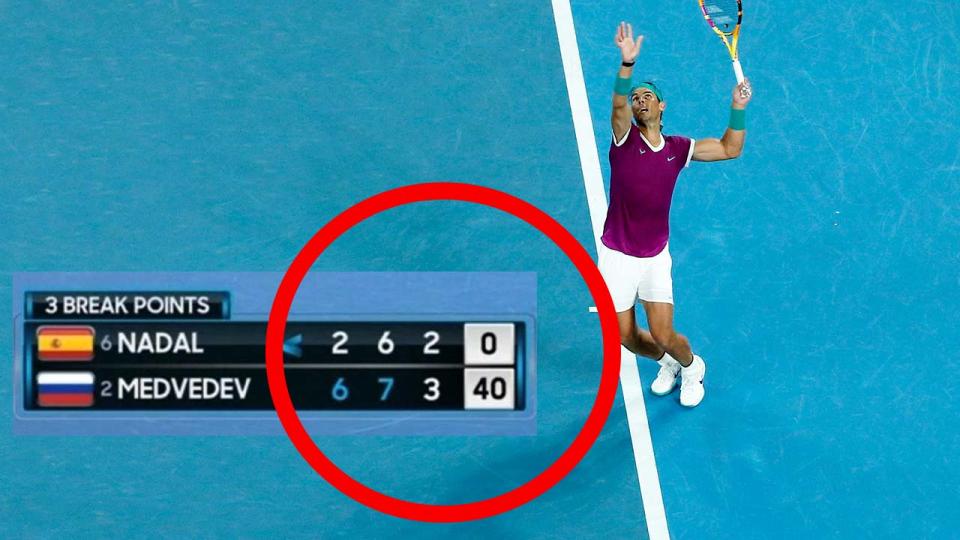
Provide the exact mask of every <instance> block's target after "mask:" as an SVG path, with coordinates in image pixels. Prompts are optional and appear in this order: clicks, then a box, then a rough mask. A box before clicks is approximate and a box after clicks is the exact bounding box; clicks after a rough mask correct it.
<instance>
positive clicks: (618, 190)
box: [600, 124, 694, 257]
mask: <svg viewBox="0 0 960 540" xmlns="http://www.w3.org/2000/svg"><path fill="white" fill-rule="evenodd" d="M661 139H662V141H661V145H660V147H659V148H654V147H652V146H651V145H650V144H649V143H648V142H647V140H646V139H645V138H644V137H643V134H642V133H640V129H639V128H638V127H637V126H636V125H635V124H631V125H630V131H629V132H627V135H626V140H621V141H619V142H620V143H621V144H620V145H619V146H618V145H617V142H618V141H614V142H613V143H611V145H610V206H609V208H608V209H607V221H606V222H605V223H604V225H603V236H602V237H601V238H600V240H601V241H602V242H603V245H605V246H607V247H608V248H610V249H613V250H616V251H619V252H621V253H626V254H627V255H631V256H633V257H653V256H654V255H657V254H658V253H660V252H661V251H663V248H664V247H665V246H666V245H667V240H668V239H669V237H670V201H671V199H673V188H674V186H676V185H677V176H679V175H680V171H682V170H683V168H684V167H686V166H687V165H689V163H690V159H691V158H692V157H693V146H694V140H693V139H688V138H686V137H673V136H661Z"/></svg>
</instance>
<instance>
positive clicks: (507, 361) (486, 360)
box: [463, 323, 516, 366]
mask: <svg viewBox="0 0 960 540" xmlns="http://www.w3.org/2000/svg"><path fill="white" fill-rule="evenodd" d="M515 343H516V337H515V331H514V328H513V324H502V323H467V324H465V325H463V350H464V361H463V363H464V364H466V365H468V366H476V365H484V366H490V365H493V366H512V365H513V364H514V362H515V360H516V348H515Z"/></svg>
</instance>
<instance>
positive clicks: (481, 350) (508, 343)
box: [330, 324, 515, 365]
mask: <svg viewBox="0 0 960 540" xmlns="http://www.w3.org/2000/svg"><path fill="white" fill-rule="evenodd" d="M330 337H331V339H332V340H333V345H332V346H331V352H332V353H333V354H334V355H338V356H345V355H349V354H350V334H349V332H347V331H346V330H337V331H335V332H333V333H332V334H331V335H330ZM422 338H423V343H422V347H423V348H422V351H421V352H422V353H423V355H425V356H431V355H438V354H440V348H439V345H440V333H439V332H436V331H433V330H429V331H427V332H424V333H423V335H422ZM514 339H515V337H514V329H513V325H512V324H466V325H464V354H465V359H464V362H465V363H467V364H482V365H513V363H514V351H513V347H514ZM395 350H396V343H395V342H394V341H393V338H392V337H391V335H390V330H385V331H384V332H383V333H382V334H380V338H379V339H377V352H378V353H380V354H381V355H384V356H389V355H391V354H393V352H394V351H395Z"/></svg>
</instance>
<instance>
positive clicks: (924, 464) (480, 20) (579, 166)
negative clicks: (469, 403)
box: [0, 0, 960, 539]
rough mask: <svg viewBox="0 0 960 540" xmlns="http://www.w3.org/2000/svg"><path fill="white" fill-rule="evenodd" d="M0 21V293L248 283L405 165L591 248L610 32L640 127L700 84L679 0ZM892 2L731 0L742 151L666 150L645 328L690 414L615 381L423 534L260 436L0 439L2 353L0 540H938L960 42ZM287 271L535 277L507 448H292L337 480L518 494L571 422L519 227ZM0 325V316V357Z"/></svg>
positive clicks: (958, 344)
mask: <svg viewBox="0 0 960 540" xmlns="http://www.w3.org/2000/svg"><path fill="white" fill-rule="evenodd" d="M5 7H6V9H4V10H0V20H2V22H3V23H4V24H3V26H4V27H5V28H6V29H7V31H6V32H4V33H3V34H2V35H0V45H2V48H3V50H4V51H5V60H6V61H5V66H6V69H5V70H4V76H3V83H2V84H0V126H2V128H0V171H2V175H3V181H2V182H0V215H2V216H3V217H2V219H0V223H2V232H3V234H2V239H0V264H2V266H0V272H2V274H3V275H2V279H0V303H3V304H4V305H8V306H9V305H11V304H13V303H14V302H16V301H17V299H16V298H13V297H12V294H11V275H12V273H14V272H41V271H42V272H52V271H57V272H80V271H84V272H87V271H97V272H100V271H125V272H155V271H171V272H175V271H219V272H237V271H282V270H284V269H285V268H286V267H287V266H288V265H289V263H290V262H291V260H292V259H293V257H294V256H295V255H296V253H297V252H298V250H299V249H300V247H301V246H302V245H303V244H304V243H305V242H306V241H307V240H308V239H309V238H310V236H311V235H312V234H313V233H314V232H315V231H316V230H317V229H318V228H319V227H320V226H322V225H323V224H324V223H326V222H327V221H328V220H329V219H331V218H332V217H333V216H335V215H336V214H337V213H339V212H341V211H343V210H344V209H346V208H347V207H349V206H350V205H352V204H353V203H355V202H357V201H359V200H361V199H363V198H366V197H368V196H371V195H374V194H376V193H379V192H381V191H383V190H386V189H390V188H394V187H398V186H402V185H406V184H411V183H416V182H427V181H457V182H470V183H475V184H480V185H483V186H489V187H493V188H497V189H500V190H503V191H506V192H509V193H511V194H513V195H516V196H518V197H521V198H523V199H525V200H527V201H529V202H531V203H533V204H535V205H537V206H538V207H539V208H541V209H542V210H544V211H545V212H547V213H548V214H550V215H551V216H553V217H554V218H555V219H556V220H558V221H559V222H560V223H562V224H563V225H564V226H565V227H566V228H567V229H568V230H569V231H570V232H571V233H572V234H573V235H574V236H576V237H577V239H578V240H580V241H581V243H582V244H583V245H584V246H585V247H586V248H587V249H588V250H589V251H590V252H591V253H595V252H596V249H595V246H596V236H595V226H596V223H595V219H594V221H591V208H590V201H591V200H592V201H594V203H596V201H597V200H601V201H602V200H603V199H602V197H603V196H604V192H603V189H598V188H602V187H603V181H604V180H606V179H608V178H609V170H608V162H607V159H606V154H607V149H608V148H609V145H610V123H609V122H610V120H609V119H610V99H611V91H612V84H613V80H614V77H615V76H616V69H617V62H618V60H619V58H618V54H619V52H618V50H617V49H616V47H615V46H614V44H613V34H614V32H615V30H616V25H617V23H619V21H621V20H629V21H631V22H632V23H633V25H634V27H635V28H636V29H637V30H638V31H639V32H640V33H643V34H645V35H646V38H647V39H646V41H645V42H644V46H643V50H642V52H641V56H640V59H639V62H638V64H637V68H636V73H638V75H637V76H638V77H643V78H652V79H654V80H656V81H658V84H659V85H660V87H661V88H663V90H664V93H665V94H666V100H667V102H668V103H669V107H668V109H667V111H666V114H665V128H666V129H665V131H666V133H670V134H683V135H688V136H692V137H695V138H700V137H719V136H720V135H721V134H722V132H723V129H724V127H725V126H726V121H727V116H728V110H729V101H730V91H731V88H732V87H733V84H734V80H733V74H732V72H731V70H730V67H729V59H728V57H727V56H726V53H725V52H724V51H723V49H722V48H721V46H720V45H719V43H718V40H717V39H716V37H715V36H714V35H712V34H711V33H710V32H709V30H708V29H707V28H706V26H705V24H704V21H703V17H702V16H701V14H700V13H699V11H698V8H697V6H696V3H695V2H692V1H690V2H668V1H666V0H657V1H650V2H632V3H626V4H625V3H623V2H614V1H612V0H590V1H587V0H573V1H572V2H569V3H568V1H567V0H554V1H553V2H552V3H551V2H550V1H547V0H539V1H533V0H528V1H525V2H515V3H505V2H497V1H486V2H476V1H471V0H449V1H444V2H430V1H426V0H417V1H408V2H403V3H396V2H382V1H378V2H354V3H348V2H319V3H317V2H288V3H283V5H268V4H257V3H247V2H243V3H239V4H231V5H227V4H221V3H216V2H212V3H207V2H198V1H197V2H195V1H186V0H170V1H166V2H146V3H143V4H136V3H133V4H120V3H104V4H96V5H88V6H82V5H80V4H73V3H57V2H52V3H31V4H20V5H16V6H14V5H6V6H5ZM778 8H779V9H778ZM902 9H903V7H902V6H894V5H892V4H890V3H889V2H881V1H878V0H873V1H866V2H860V3H858V4H856V5H851V6H837V5H831V4H828V3H820V2H812V1H810V0H803V1H801V2H798V3H796V4H795V5H793V6H791V7H790V8H789V9H783V8H781V7H780V6H779V5H777V4H773V3H770V2H758V1H750V0H748V1H747V2H746V3H745V6H744V28H743V36H742V38H741V46H740V47H741V58H742V62H743V65H744V69H745V70H746V72H747V75H748V76H749V77H750V78H751V80H752V81H753V85H754V91H755V97H754V99H753V102H752V103H751V105H750V107H749V112H748V120H747V124H748V136H747V143H746V147H745V151H744V154H743V156H742V157H741V158H740V159H739V160H736V161H732V162H726V163H707V164H702V163H695V164H691V166H690V168H689V169H687V170H686V171H685V172H684V173H683V174H682V175H681V177H680V181H679V182H678V184H677V189H676V193H675V195H674V199H673V212H672V217H671V220H672V221H671V223H672V227H671V228H672V236H671V251H672V253H673V258H674V266H673V279H674V286H675V295H676V305H677V311H676V324H677V327H678V330H680V331H681V332H683V333H685V334H686V335H687V336H688V337H689V338H690V340H691V342H692V344H693V347H694V350H695V351H696V352H697V353H698V354H700V355H701V356H703V358H704V359H705V360H706V361H707V362H708V365H709V366H710V371H709V374H708V378H707V380H706V385H707V396H706V399H705V400H704V402H703V403H702V404H701V405H700V406H699V407H697V408H695V409H693V410H685V409H683V408H681V407H680V405H679V403H678V402H677V394H676V393H674V394H672V395H671V396H668V397H663V398H658V397H655V396H653V395H652V394H651V393H650V392H649V388H648V386H649V383H650V381H651V380H652V378H653V377H654V376H655V375H656V372H657V366H656V364H654V363H653V362H650V361H646V360H640V361H639V363H638V364H637V366H638V368H639V370H638V372H637V371H636V370H635V369H634V368H632V367H631V366H629V365H628V366H625V368H624V370H623V371H622V372H621V381H622V393H621V394H620V396H619V397H618V399H617V402H616V403H615V405H614V408H613V411H612V412H611V414H610V417H609V419H608V421H607V423H606V427H605V428H604V431H603V433H602V434H601V436H600V438H599V439H598V440H597V442H596V444H595V445H594V447H593V448H592V450H591V451H590V452H589V453H588V454H587V455H586V457H585V458H584V460H583V461H582V462H581V464H580V465H579V466H578V467H577V468H576V469H575V470H574V471H573V472H572V473H571V474H570V475H569V476H568V477H567V478H566V479H564V480H563V481H561V482H560V483H559V484H558V485H557V486H556V487H555V488H554V489H552V490H551V491H549V492H547V493H546V494H545V495H544V496H542V497H540V498H538V499H536V500H535V501H533V502H531V503H530V504H528V505H525V506H523V507H521V508H519V509H517V510H515V511H512V512H509V513H506V514H502V515H499V516H496V517H493V518H490V519H486V520H481V521H475V522H469V523H462V524H445V525H436V524H424V523H417V522H409V521H404V520H400V519H397V518H392V517H388V516H385V515H383V514H380V513H378V512H375V511H373V510H370V509H367V508H366V507H363V506H361V505H359V504H357V503H355V502H354V501H353V500H351V499H349V498H347V497H345V496H344V495H342V494H341V493H340V492H339V491H337V490H335V489H334V488H332V487H331V486H330V485H329V484H327V483H326V482H325V481H324V480H323V479H322V478H320V477H318V476H317V475H316V474H315V473H314V472H313V470H312V469H310V467H309V466H308V465H307V464H306V463H305V462H304V461H303V459H301V457H300V456H299V455H298V453H297V451H296V450H295V449H294V448H293V446H292V445H291V443H290V441H289V440H287V438H285V437H252V436H251V437H236V436H234V437H196V436H195V437H92V436H90V437H83V436H74V437H53V436H42V437H25V436H14V435H13V434H12V427H11V426H12V413H11V407H10V406H9V404H10V403H12V401H13V396H12V388H13V383H12V376H13V371H12V369H10V363H9V362H8V364H7V365H8V367H7V368H5V369H2V370H0V402H3V403H6V404H7V405H8V406H7V407H4V409H3V410H4V412H3V413H0V455H2V456H3V459H2V460H0V479H2V481H0V486H2V489H0V537H4V538H21V537H30V538H32V537H41V538H46V537H55V536H62V535H72V536H76V537H100V536H115V537H146V536H163V537H177V536H188V537H202V538H215V537H268V536H269V537H298V538H299V537H311V538H353V537H356V538H449V537H451V536H457V537H464V538H481V537H482V538H491V537H496V536H499V537H504V538H559V537H573V538H601V537H602V538H665V537H667V535H669V537H670V538H675V539H680V538H690V539H700V538H738V539H742V538H770V537H773V536H777V537H781V538H862V537H868V538H952V537H954V536H955V535H956V532H955V531H956V530H957V529H958V528H960V518H958V517H957V513H956V507H957V506H958V503H960V497H958V495H957V488H956V486H957V485H958V484H960V472H958V471H960V467H958V466H957V463H956V461H957V460H956V457H955V453H956V450H957V449H958V448H960V421H958V413H960V405H958V403H960V402H958V397H957V396H958V395H960V386H958V384H957V383H956V382H955V379H954V378H953V377H952V374H953V373H954V372H955V371H956V370H957V369H958V367H960V366H958V357H957V354H956V352H955V351H957V350H958V349H960V334H958V332H957V331H956V328H957V327H958V323H960V319H958V316H957V315H956V311H955V309H954V306H955V305H956V304H957V303H958V301H960V278H958V271H957V269H958V268H960V254H958V253H960V252H958V249H957V247H958V245H960V210H958V206H957V203H956V201H957V200H958V199H960V143H958V140H960V128H958V126H957V122H956V118H958V117H960V111H958V110H957V109H958V106H957V103H956V99H955V98H956V96H958V95H960V82H958V80H957V78H956V77H955V76H954V74H955V73H956V72H957V70H958V68H960V64H958V60H957V57H956V51H957V50H958V49H960V25H958V23H957V19H956V16H955V14H954V11H955V10H954V8H953V6H952V5H951V4H948V3H947V2H945V1H934V2H922V3H914V4H911V7H910V10H909V11H910V16H909V17H904V16H902V15H901V13H900V12H899V11H901V10H902ZM567 15H569V16H570V18H569V20H568V19H567V18H566V16H567ZM798 16H800V18H799V19H797V17H798ZM568 23H569V24H568ZM584 90H585V93H584V94H581V93H579V92H582V91H584ZM578 134H579V136H580V137H579V139H578ZM591 148H592V149H593V150H591ZM591 151H595V152H596V153H591ZM591 179H592V180H593V183H591V182H592V180H591ZM597 180H599V183H597V182H596V181H597ZM595 210H596V207H594V211H595ZM594 217H595V216H594ZM314 269H315V271H317V272H323V271H525V272H529V271H532V272H536V273H537V276H538V293H539V294H538V299H537V301H538V306H539V314H538V320H537V325H538V328H537V337H538V343H537V350H538V358H537V397H538V403H539V405H538V412H537V426H538V433H537V435H536V436H532V437H372V436H371V437H317V438H316V439H315V440H316V442H317V444H318V445H319V447H320V448H321V449H322V450H323V451H324V452H326V453H327V454H328V455H329V456H330V457H331V458H332V459H333V460H334V461H335V462H336V463H337V464H338V465H340V466H341V467H342V468H343V469H344V470H345V471H346V472H348V473H350V474H351V475H353V476H355V477H356V478H357V479H358V480H361V481H363V482H364V483H366V484H367V485H369V486H371V487H374V488H377V489H379V490H381V491H385V492H386V493H388V494H390V495H393V496H396V497H402V498H408V499H411V500H415V501H418V502H424V503H434V504H453V503H463V502H469V501H473V500H477V499H481V498H486V497H491V496H495V495H497V494H499V493H501V492H503V491H506V490H509V489H511V488H513V487H516V486H518V485H520V484H521V483H523V482H525V481H526V480H528V479H530V478H531V477H533V476H535V475H536V474H537V473H539V472H540V471H541V470H543V469H544V468H545V467H546V466H547V465H548V464H549V463H550V462H551V461H552V460H554V459H556V458H557V457H558V456H559V455H560V453H561V452H562V451H563V450H564V449H565V448H566V447H567V445H569V443H570V441H571V440H572V439H573V437H574V436H575V434H576V433H577V432H578V431H579V430H580V427H581V426H582V424H583V422H584V420H585V419H586V417H587V414H588V412H589V410H590V407H591V406H592V403H593V400H594V398H595V396H596V389H597V385H598V382H599V377H600V366H601V355H600V329H599V324H598V321H597V316H596V314H595V313H592V312H591V311H590V308H591V306H592V305H593V300H592V299H591V297H590V294H589V292H588V290H587V287H586V285H585V284H584V283H583V281H582V279H581V278H580V276H579V274H578V273H577V271H576V269H575V268H574V267H573V265H572V264H570V262H569V261H568V260H567V259H566V258H565V257H564V255H563V253H562V252H561V251H560V250H559V249H558V248H557V247H556V246H554V245H553V244H552V243H551V242H550V241H549V240H548V239H546V238H545V237H543V236H542V235H540V234H539V233H538V232H537V231H536V230H534V229H533V228H532V227H530V226H528V225H526V224H524V223H522V222H520V221H518V220H516V219H515V218H513V217H510V216H508V215H506V214H501V213H498V212H496V211H494V210H492V209H488V208H485V207H480V206H476V205H472V204H467V203H440V202H432V203H420V204H415V205H411V206H406V207H402V208H398V209H395V210H391V211H388V212H387V213H385V214H382V215H379V216H377V217H374V218H372V219H370V220H368V221H366V222H364V223H362V224H361V225H359V226H358V227H356V228H354V229H352V230H351V231H350V232H349V233H347V234H346V235H345V236H344V237H343V238H341V239H340V240H338V241H337V242H336V243H335V244H334V245H333V247H332V248H331V249H330V250H328V251H327V252H326V253H324V254H323V256H322V257H321V258H320V259H319V260H318V261H317V263H316V264H315V266H314ZM12 336H13V327H12V322H10V319H9V318H8V323H7V324H4V325H0V347H2V348H3V350H7V351H11V350H12V349H13V343H12V341H13V340H12ZM637 374H638V378H637ZM641 390H642V392H641ZM624 396H626V398H624ZM651 442H652V446H651V445H650V443H651Z"/></svg>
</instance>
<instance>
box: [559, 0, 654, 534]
mask: <svg viewBox="0 0 960 540" xmlns="http://www.w3.org/2000/svg"><path fill="white" fill-rule="evenodd" d="M552 1H553V18H554V22H555V23H556V25H557V37H558V38H559V41H560V56H561V57H562V59H563V73H564V76H565V78H566V80H567V93H568V94H569V95H570V110H571V111H572V112H573V128H574V132H575V133H576V136H577V149H578V150H579V152H580V168H581V169H582V171H583V187H584V189H585V190H586V192H587V206H588V207H589V209H590V223H591V224H592V226H593V238H594V241H595V242H596V244H597V252H598V253H599V250H600V236H601V234H602V232H603V220H604V217H605V215H606V211H607V195H606V191H605V189H604V186H603V175H602V173H601V172H600V156H599V154H598V153H597V143H596V139H594V133H593V121H592V120H591V118H590V105H589V102H588V101H587V85H586V83H585V82H584V80H583V67H582V66H581V65H580V50H579V48H578V47H577V34H576V30H575V29H574V26H573V11H572V10H571V9H570V0H552ZM595 310H596V308H595V307H594V308H593V309H591V310H590V311H595ZM620 386H621V387H622V388H623V401H624V404H625V407H626V410H627V425H628V426H629V428H630V439H631V441H632V442H633V457H634V460H635V461H636V463H637V477H638V478H639V479H640V497H641V499H643V512H644V514H645V516H646V522H647V533H648V534H649V536H650V539H651V540H669V539H670V533H669V532H668V531H667V515H666V511H665V510H664V508H663V495H662V494H661V493H660V475H659V474H658V473H657V463H656V460H655V459H654V456H653V441H651V439H650V426H649V424H648V423H647V408H646V406H645V405H644V403H643V387H642V386H641V383H640V373H639V371H638V370H637V358H636V356H634V355H633V353H631V352H630V351H628V350H627V349H625V348H623V347H620Z"/></svg>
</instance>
